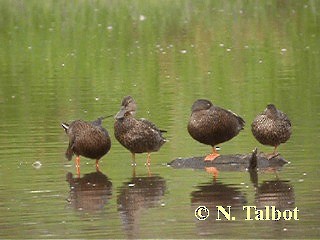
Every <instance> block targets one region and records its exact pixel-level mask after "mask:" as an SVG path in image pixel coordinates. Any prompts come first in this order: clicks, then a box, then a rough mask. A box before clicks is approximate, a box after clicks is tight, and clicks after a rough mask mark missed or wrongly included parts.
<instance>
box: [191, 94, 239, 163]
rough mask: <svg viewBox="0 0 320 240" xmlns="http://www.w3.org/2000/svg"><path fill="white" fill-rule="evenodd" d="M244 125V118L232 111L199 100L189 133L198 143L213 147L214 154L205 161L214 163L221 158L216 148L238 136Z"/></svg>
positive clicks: (193, 113)
mask: <svg viewBox="0 0 320 240" xmlns="http://www.w3.org/2000/svg"><path fill="white" fill-rule="evenodd" d="M244 125H245V121H244V120H243V118H241V117H240V116H239V115H237V114H235V113H233V112H231V111H230V110H226V109H223V108H221V107H218V106H215V105H213V104H212V102H211V101H210V100H207V99H197V100H196V101H195V102H194V103H193V105H192V107H191V116H190V118H189V122H188V132H189V134H190V135H191V137H192V138H193V139H195V140H197V141H198V142H200V143H203V144H206V145H211V147H212V153H210V154H208V155H207V156H206V157H205V158H204V161H213V160H214V159H216V158H217V157H219V156H220V154H219V153H218V152H217V151H216V148H215V146H216V145H218V144H220V143H223V142H226V141H229V140H230V139H232V138H234V137H235V136H237V135H238V134H239V132H240V131H241V130H243V129H244Z"/></svg>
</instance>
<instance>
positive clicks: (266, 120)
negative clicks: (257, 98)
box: [251, 104, 292, 159]
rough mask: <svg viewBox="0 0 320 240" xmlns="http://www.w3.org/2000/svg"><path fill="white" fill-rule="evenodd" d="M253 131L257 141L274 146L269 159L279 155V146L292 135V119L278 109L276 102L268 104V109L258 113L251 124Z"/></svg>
mask: <svg viewBox="0 0 320 240" xmlns="http://www.w3.org/2000/svg"><path fill="white" fill-rule="evenodd" d="M251 132H252V134H253V136H254V137H255V138H256V139H257V141H258V142H259V143H261V144H263V145H269V146H273V147H274V150H273V152H272V153H271V154H269V157H268V158H269V159H271V158H272V157H275V156H277V155H279V154H278V153H277V148H278V146H279V145H280V144H281V143H285V142H286V141H288V139H289V138H290V136H291V133H292V130H291V121H290V120H289V118H288V116H287V115H286V114H285V113H284V112H282V111H280V110H278V109H277V108H276V106H275V105H274V104H268V105H267V107H266V109H265V110H264V111H263V112H262V113H261V114H258V115H257V116H256V117H255V119H254V120H253V122H252V124H251Z"/></svg>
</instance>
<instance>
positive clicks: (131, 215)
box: [117, 173, 166, 238]
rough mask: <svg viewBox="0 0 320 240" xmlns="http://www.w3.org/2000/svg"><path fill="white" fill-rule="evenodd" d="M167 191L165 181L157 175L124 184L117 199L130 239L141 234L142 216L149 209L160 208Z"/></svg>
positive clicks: (135, 179)
mask: <svg viewBox="0 0 320 240" xmlns="http://www.w3.org/2000/svg"><path fill="white" fill-rule="evenodd" d="M165 190H166V182H165V180H164V179H163V178H162V177H160V176H157V175H154V176H150V175H149V176H135V173H134V174H133V177H132V178H131V179H130V181H128V182H124V183H123V186H122V187H121V188H120V191H119V195H118V198H117V203H118V211H119V213H120V218H121V221H122V224H123V226H124V229H125V231H126V233H127V234H128V237H130V238H132V237H133V238H136V237H138V234H139V221H140V216H142V215H143V214H144V211H145V210H146V209H148V208H153V207H157V206H160V205H161V203H160V201H161V198H162V197H163V196H164V193H165Z"/></svg>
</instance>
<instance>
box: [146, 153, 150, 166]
mask: <svg viewBox="0 0 320 240" xmlns="http://www.w3.org/2000/svg"><path fill="white" fill-rule="evenodd" d="M150 154H151V153H149V152H148V154H147V162H146V166H150V165H151V161H150V160H151V158H150Z"/></svg>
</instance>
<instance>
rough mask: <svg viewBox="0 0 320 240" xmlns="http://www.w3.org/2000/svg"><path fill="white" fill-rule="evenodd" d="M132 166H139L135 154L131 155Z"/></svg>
mask: <svg viewBox="0 0 320 240" xmlns="http://www.w3.org/2000/svg"><path fill="white" fill-rule="evenodd" d="M131 160H132V162H131V166H137V164H136V154H135V153H131Z"/></svg>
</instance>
